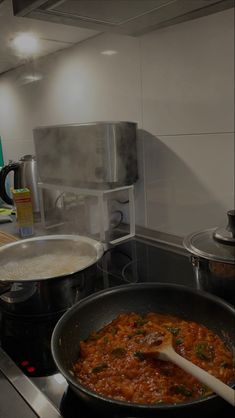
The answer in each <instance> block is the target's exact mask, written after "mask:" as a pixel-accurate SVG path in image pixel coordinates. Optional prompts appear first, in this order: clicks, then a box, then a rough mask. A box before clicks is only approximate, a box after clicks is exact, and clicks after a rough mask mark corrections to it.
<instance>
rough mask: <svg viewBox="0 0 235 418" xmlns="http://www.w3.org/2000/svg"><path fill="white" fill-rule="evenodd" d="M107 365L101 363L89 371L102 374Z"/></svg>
mask: <svg viewBox="0 0 235 418" xmlns="http://www.w3.org/2000/svg"><path fill="white" fill-rule="evenodd" d="M107 367H108V366H107V364H106V363H101V364H98V366H96V367H94V368H93V369H92V370H91V371H92V373H99V372H102V371H103V370H104V369H107Z"/></svg>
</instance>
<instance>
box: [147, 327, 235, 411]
mask: <svg viewBox="0 0 235 418" xmlns="http://www.w3.org/2000/svg"><path fill="white" fill-rule="evenodd" d="M143 343H144V344H145V347H144V350H143V351H142V350H141V353H142V354H143V355H144V356H145V357H152V358H158V359H159V360H164V361H171V362H172V363H175V364H176V365H177V366H179V367H181V369H183V370H185V371H186V372H187V373H190V374H191V375H192V376H194V377H196V379H198V380H199V381H200V382H202V383H204V384H205V385H206V386H208V387H209V388H210V389H212V390H213V392H215V393H217V394H218V395H219V396H221V398H223V399H225V400H226V401H227V402H229V403H230V404H231V405H233V406H235V390H233V389H232V388H231V387H229V386H228V385H226V384H225V383H223V382H221V381H220V380H219V379H217V378H216V377H214V376H212V375H211V374H210V373H208V372H206V371H205V370H203V369H201V368H200V367H198V366H196V365H195V364H193V363H191V361H189V360H186V359H185V358H184V357H182V356H180V355H179V354H178V353H176V351H175V350H174V348H173V346H172V334H171V333H170V332H168V331H166V330H165V329H163V328H159V331H156V332H153V333H151V334H148V335H147V336H146V337H145V338H144V340H143Z"/></svg>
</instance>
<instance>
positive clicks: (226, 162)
mask: <svg viewBox="0 0 235 418" xmlns="http://www.w3.org/2000/svg"><path fill="white" fill-rule="evenodd" d="M144 147H145V160H146V161H148V164H146V167H145V188H146V200H147V204H146V206H147V208H148V210H147V225H151V227H152V228H153V229H157V230H159V231H166V230H167V232H168V233H172V234H176V235H185V234H189V233H190V232H192V230H197V229H201V228H210V227H214V226H216V225H220V224H221V223H223V221H224V222H226V216H225V213H226V211H227V210H229V209H231V208H233V206H234V193H233V191H234V135H232V134H212V135H186V136H178V137H174V136H173V137H171V136H169V137H163V138H161V137H159V138H156V137H154V136H151V135H149V137H147V136H146V135H145V142H144Z"/></svg>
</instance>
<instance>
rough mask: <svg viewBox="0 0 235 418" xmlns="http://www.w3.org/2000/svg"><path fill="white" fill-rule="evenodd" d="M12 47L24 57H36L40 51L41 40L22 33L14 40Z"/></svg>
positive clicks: (30, 34) (31, 34)
mask: <svg viewBox="0 0 235 418" xmlns="http://www.w3.org/2000/svg"><path fill="white" fill-rule="evenodd" d="M12 46H13V48H14V49H15V50H16V51H17V53H19V54H20V55H24V56H30V55H34V54H35V53H37V52H38V51H39V49H40V45H39V39H38V38H37V36H36V35H34V34H33V33H20V34H19V35H17V36H16V37H15V38H14V39H13V41H12Z"/></svg>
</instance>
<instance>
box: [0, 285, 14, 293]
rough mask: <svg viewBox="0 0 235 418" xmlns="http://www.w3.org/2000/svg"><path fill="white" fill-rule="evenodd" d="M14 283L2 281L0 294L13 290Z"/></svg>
mask: <svg viewBox="0 0 235 418" xmlns="http://www.w3.org/2000/svg"><path fill="white" fill-rule="evenodd" d="M11 286H12V283H7V282H0V296H1V295H4V294H5V293H7V292H9V291H10V290H11Z"/></svg>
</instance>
